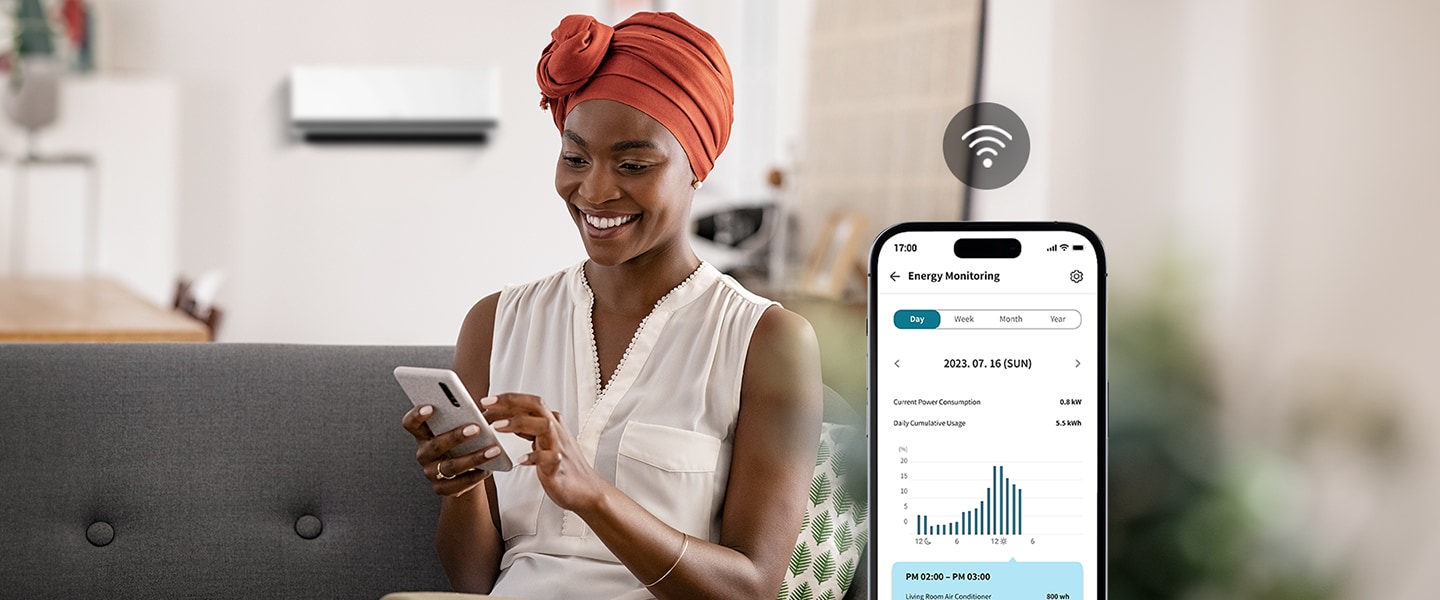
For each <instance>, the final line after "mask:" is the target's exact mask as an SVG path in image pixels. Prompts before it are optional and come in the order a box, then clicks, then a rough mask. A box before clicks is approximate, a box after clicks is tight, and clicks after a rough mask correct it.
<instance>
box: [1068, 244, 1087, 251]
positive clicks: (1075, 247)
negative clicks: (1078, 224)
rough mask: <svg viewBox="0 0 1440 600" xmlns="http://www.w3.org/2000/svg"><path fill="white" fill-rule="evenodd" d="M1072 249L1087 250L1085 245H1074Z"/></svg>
mask: <svg viewBox="0 0 1440 600" xmlns="http://www.w3.org/2000/svg"><path fill="white" fill-rule="evenodd" d="M1070 249H1071V250H1084V249H1085V244H1075V245H1073V246H1070Z"/></svg>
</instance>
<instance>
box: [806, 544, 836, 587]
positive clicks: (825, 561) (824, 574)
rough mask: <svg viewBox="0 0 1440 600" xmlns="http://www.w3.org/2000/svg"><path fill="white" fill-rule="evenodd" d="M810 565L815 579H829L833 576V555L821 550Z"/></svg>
mask: <svg viewBox="0 0 1440 600" xmlns="http://www.w3.org/2000/svg"><path fill="white" fill-rule="evenodd" d="M810 566H811V567H812V568H813V569H814V570H815V581H817V582H820V583H825V582H826V581H830V578H831V577H834V576H835V555H834V554H831V553H829V552H825V551H823V550H822V551H820V555H819V556H816V557H815V562H814V563H811V565H810Z"/></svg>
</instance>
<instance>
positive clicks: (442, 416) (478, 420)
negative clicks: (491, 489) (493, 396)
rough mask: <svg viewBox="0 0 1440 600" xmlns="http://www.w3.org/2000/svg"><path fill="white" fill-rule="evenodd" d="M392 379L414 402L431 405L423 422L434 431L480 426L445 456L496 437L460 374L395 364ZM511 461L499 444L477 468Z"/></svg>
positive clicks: (498, 467)
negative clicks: (497, 453) (490, 456)
mask: <svg viewBox="0 0 1440 600" xmlns="http://www.w3.org/2000/svg"><path fill="white" fill-rule="evenodd" d="M395 381H397V382H399V383H400V387H401V388H403V389H404V390H405V395H406V396H409V397H410V403H411V404H413V405H415V406H421V405H425V404H429V405H431V406H433V407H435V413H434V414H432V415H430V418H429V419H428V420H426V422H425V424H426V425H428V426H429V427H430V432H431V433H433V434H435V435H440V434H442V433H447V432H449V431H452V430H454V429H455V428H457V427H462V426H465V425H469V424H471V423H474V424H476V425H479V426H480V433H479V435H476V436H475V437H473V438H470V439H468V440H465V441H464V442H461V443H460V444H459V445H458V446H455V447H454V448H451V449H450V452H449V453H448V456H450V457H452V458H453V457H458V456H464V455H466V454H470V453H472V452H477V451H480V450H484V449H485V448H488V447H490V446H492V445H494V444H495V443H497V442H498V441H499V437H498V435H497V434H496V432H495V429H494V428H492V427H490V422H489V421H486V420H485V417H484V416H481V414H480V408H479V407H477V406H475V400H474V399H473V398H471V397H470V392H469V391H468V390H466V389H465V384H464V383H461V382H460V376H459V375H456V374H455V372H454V371H451V370H450V369H427V368H423V367H395ZM514 467H515V464H514V463H513V462H512V461H511V460H510V455H509V453H508V452H507V451H506V450H505V448H504V447H503V446H502V447H501V448H500V454H499V455H498V456H496V457H495V458H492V459H490V460H488V461H485V463H484V464H482V465H480V467H479V468H481V469H484V470H486V471H509V470H510V469H513V468H514Z"/></svg>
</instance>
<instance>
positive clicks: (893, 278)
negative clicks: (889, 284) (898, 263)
mask: <svg viewBox="0 0 1440 600" xmlns="http://www.w3.org/2000/svg"><path fill="white" fill-rule="evenodd" d="M896 277H899V275H896V274H895V272H894V271H891V272H890V281H895V278H896Z"/></svg>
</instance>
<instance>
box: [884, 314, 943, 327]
mask: <svg viewBox="0 0 1440 600" xmlns="http://www.w3.org/2000/svg"><path fill="white" fill-rule="evenodd" d="M939 326H940V311H936V310H897V311H895V327H896V328H898V329H935V328H936V327H939Z"/></svg>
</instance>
